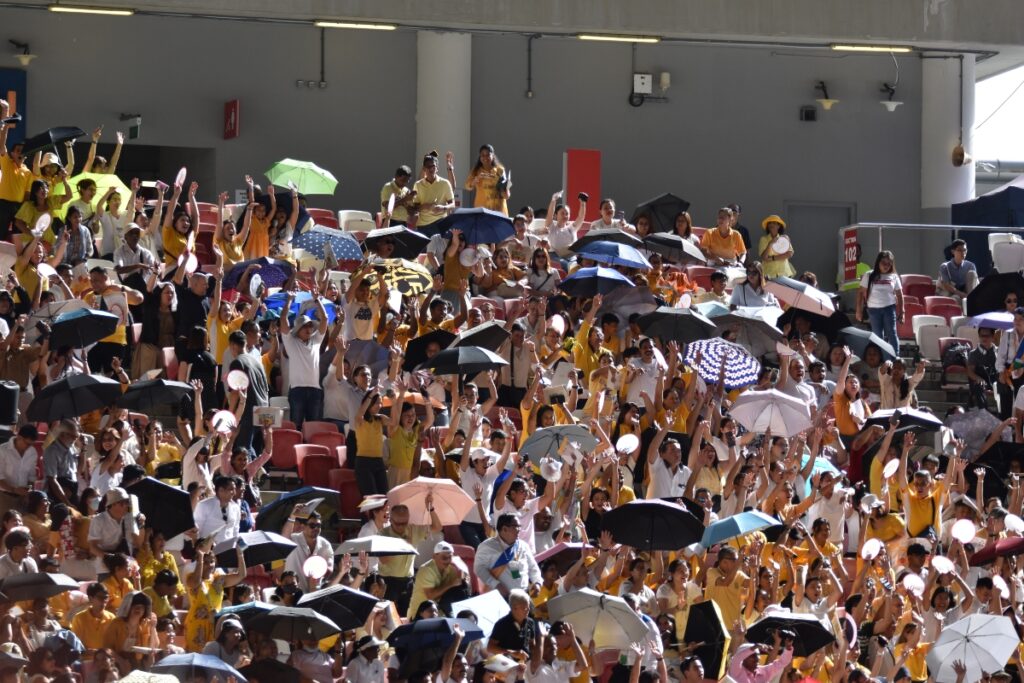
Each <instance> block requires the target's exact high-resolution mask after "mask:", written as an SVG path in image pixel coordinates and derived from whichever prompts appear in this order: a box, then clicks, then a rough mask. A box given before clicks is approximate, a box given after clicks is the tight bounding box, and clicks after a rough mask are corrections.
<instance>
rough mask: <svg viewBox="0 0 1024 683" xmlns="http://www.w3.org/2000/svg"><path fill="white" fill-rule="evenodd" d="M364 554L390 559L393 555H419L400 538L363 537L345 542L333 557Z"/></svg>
mask: <svg viewBox="0 0 1024 683" xmlns="http://www.w3.org/2000/svg"><path fill="white" fill-rule="evenodd" d="M361 552H365V553H366V554H367V555H369V556H370V557H391V556H393V555H419V553H418V552H416V548H413V547H412V546H411V545H409V543H407V542H406V541H403V540H402V539H400V538H394V537H392V536H380V535H374V536H363V537H362V538H353V539H351V540H349V541H345V542H344V543H342V544H341V545H339V546H338V549H337V550H335V551H334V554H335V555H344V554H345V553H348V554H349V555H358V554H359V553H361Z"/></svg>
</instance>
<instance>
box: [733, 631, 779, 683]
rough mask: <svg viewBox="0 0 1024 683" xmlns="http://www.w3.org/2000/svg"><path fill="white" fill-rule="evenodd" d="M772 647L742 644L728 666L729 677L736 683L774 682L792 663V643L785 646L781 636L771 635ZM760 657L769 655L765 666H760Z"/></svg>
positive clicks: (775, 633)
mask: <svg viewBox="0 0 1024 683" xmlns="http://www.w3.org/2000/svg"><path fill="white" fill-rule="evenodd" d="M772 638H773V639H774V641H775V644H774V646H770V645H758V644H756V643H744V644H743V645H740V646H739V648H737V650H736V653H735V654H734V655H733V656H732V663H731V664H730V665H729V676H731V677H732V678H733V680H735V681H736V683H768V681H771V680H774V679H775V677H776V676H778V675H779V674H780V673H781V672H782V671H783V669H785V668H786V667H787V666H789V663H790V662H791V661H793V642H792V640H787V641H786V642H785V644H784V643H783V640H782V635H781V634H780V633H779V632H778V631H776V632H774V633H773V634H772ZM761 655H769V661H768V663H767V664H763V665H762V664H760V657H761Z"/></svg>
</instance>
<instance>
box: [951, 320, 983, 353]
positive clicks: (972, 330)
mask: <svg viewBox="0 0 1024 683" xmlns="http://www.w3.org/2000/svg"><path fill="white" fill-rule="evenodd" d="M953 336H954V337H962V338H964V339H967V340H970V342H971V346H972V347H973V348H977V347H978V344H979V341H978V328H977V327H971V326H970V325H961V326H960V327H959V329H957V328H954V329H953Z"/></svg>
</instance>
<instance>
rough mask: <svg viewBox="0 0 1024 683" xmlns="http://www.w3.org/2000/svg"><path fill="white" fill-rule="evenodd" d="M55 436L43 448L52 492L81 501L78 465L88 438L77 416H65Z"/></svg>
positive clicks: (67, 499) (64, 500) (66, 499)
mask: <svg viewBox="0 0 1024 683" xmlns="http://www.w3.org/2000/svg"><path fill="white" fill-rule="evenodd" d="M55 431H56V433H57V434H56V436H57V438H56V439H54V440H53V441H52V442H51V443H50V445H49V446H47V447H46V448H45V449H44V450H43V473H44V474H45V475H46V490H47V491H49V493H50V496H51V497H52V498H53V499H54V500H57V501H60V502H61V503H64V504H65V505H68V506H71V505H72V504H73V503H75V502H77V501H78V467H79V460H80V459H81V457H82V451H83V449H84V447H85V444H86V440H85V438H83V436H82V434H81V432H80V431H79V429H78V423H76V422H75V421H74V420H69V419H63V420H61V421H60V423H59V424H58V425H57V428H56V430H55Z"/></svg>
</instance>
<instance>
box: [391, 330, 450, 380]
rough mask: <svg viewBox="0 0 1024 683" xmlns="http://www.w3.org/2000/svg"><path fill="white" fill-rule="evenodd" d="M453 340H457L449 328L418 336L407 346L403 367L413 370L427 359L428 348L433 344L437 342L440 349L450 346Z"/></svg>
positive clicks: (407, 370) (406, 369)
mask: <svg viewBox="0 0 1024 683" xmlns="http://www.w3.org/2000/svg"><path fill="white" fill-rule="evenodd" d="M453 341H455V335H454V334H452V333H451V332H449V331H448V330H431V331H430V332H427V333H426V334H424V335H421V336H419V337H416V338H415V339H413V340H411V341H410V342H409V343H408V345H406V347H405V360H404V361H403V362H402V369H403V370H405V371H406V372H412V371H413V369H414V368H415V367H416V366H417V365H419V364H420V363H422V362H424V361H426V360H427V348H428V347H429V346H430V345H431V344H437V346H438V350H439V351H440V350H442V349H446V348H448V346H450V345H451V343H452V342H453Z"/></svg>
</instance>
